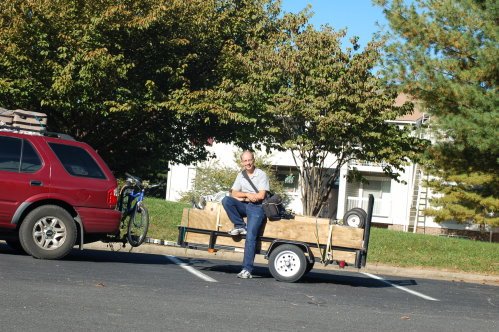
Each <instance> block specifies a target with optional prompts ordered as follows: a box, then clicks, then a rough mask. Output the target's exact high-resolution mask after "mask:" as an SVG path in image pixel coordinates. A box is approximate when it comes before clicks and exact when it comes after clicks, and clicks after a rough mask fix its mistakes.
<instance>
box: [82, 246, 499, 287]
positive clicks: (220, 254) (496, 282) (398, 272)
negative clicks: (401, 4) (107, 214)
mask: <svg viewBox="0 0 499 332" xmlns="http://www.w3.org/2000/svg"><path fill="white" fill-rule="evenodd" d="M84 249H92V250H108V251H109V250H112V244H109V243H104V242H94V243H89V244H85V246H84ZM123 251H128V252H131V253H143V254H160V255H173V256H179V257H184V258H193V257H195V258H204V259H218V260H226V261H234V262H240V261H241V260H242V256H241V252H242V251H241V250H239V251H228V250H227V251H226V250H219V251H216V252H214V253H210V252H208V251H204V250H197V249H190V248H183V247H181V246H179V245H178V244H177V242H173V241H167V240H160V239H153V238H146V240H145V241H144V244H143V245H141V246H139V247H136V248H133V247H130V249H129V250H123ZM255 263H257V264H263V265H267V264H268V261H267V260H266V259H265V258H264V257H263V256H262V255H256V257H255ZM314 270H326V271H341V270H344V271H348V272H367V273H372V274H381V275H386V276H397V277H405V278H420V279H432V280H446V281H453V282H466V283H475V284H484V285H491V286H499V275H484V274H473V273H465V272H455V271H447V270H438V269H429V268H423V267H413V268H408V267H398V266H390V265H383V264H378V263H372V264H369V263H368V264H367V266H366V267H365V268H363V269H357V268H353V267H345V268H340V267H339V266H337V265H328V266H323V265H321V264H320V263H316V264H315V266H314Z"/></svg>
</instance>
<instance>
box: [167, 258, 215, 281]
mask: <svg viewBox="0 0 499 332" xmlns="http://www.w3.org/2000/svg"><path fill="white" fill-rule="evenodd" d="M165 257H166V258H168V259H169V260H170V261H172V262H173V263H175V264H177V265H178V266H180V267H181V268H183V269H184V270H187V271H188V272H190V273H192V274H194V275H195V276H196V277H198V278H201V279H203V280H204V281H208V282H217V281H216V280H215V279H213V278H212V277H209V276H207V275H206V274H204V273H202V272H199V271H198V270H196V269H195V268H193V267H192V266H190V265H188V264H187V263H184V262H182V261H181V260H180V259H178V258H177V257H175V256H171V255H165Z"/></svg>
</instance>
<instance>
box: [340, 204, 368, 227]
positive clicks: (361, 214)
mask: <svg viewBox="0 0 499 332" xmlns="http://www.w3.org/2000/svg"><path fill="white" fill-rule="evenodd" d="M366 220H367V213H366V211H364V210H363V209H361V208H353V209H351V210H348V211H347V213H345V215H344V216H343V221H344V222H345V225H347V226H350V227H357V228H362V227H364V225H365V224H366Z"/></svg>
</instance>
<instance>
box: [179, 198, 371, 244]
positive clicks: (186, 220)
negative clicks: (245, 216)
mask: <svg viewBox="0 0 499 332" xmlns="http://www.w3.org/2000/svg"><path fill="white" fill-rule="evenodd" d="M182 225H183V226H188V227H192V228H199V229H207V230H218V231H221V232H227V231H229V230H230V229H232V228H233V227H234V225H233V224H232V222H231V221H230V220H229V217H228V216H227V213H226V212H225V210H224V209H223V208H222V207H221V206H220V204H210V207H209V208H208V209H205V210H198V209H184V212H183V215H182ZM329 227H330V225H329V219H324V218H314V217H304V216H297V217H296V218H295V219H294V220H279V221H267V222H266V223H265V224H264V225H263V227H262V229H261V233H260V234H261V235H263V236H265V237H269V238H276V239H282V240H292V241H300V242H309V243H317V242H319V243H320V244H327V241H328V234H329ZM332 228H333V231H332V245H334V246H340V247H346V248H355V249H361V248H362V244H363V236H364V230H363V229H361V228H354V227H348V226H340V225H333V226H332ZM234 243H235V242H234V240H232V239H231V238H223V237H220V238H218V240H217V244H223V245H234V246H236V245H235V244H234ZM243 246H244V242H243V243H242V245H241V247H243Z"/></svg>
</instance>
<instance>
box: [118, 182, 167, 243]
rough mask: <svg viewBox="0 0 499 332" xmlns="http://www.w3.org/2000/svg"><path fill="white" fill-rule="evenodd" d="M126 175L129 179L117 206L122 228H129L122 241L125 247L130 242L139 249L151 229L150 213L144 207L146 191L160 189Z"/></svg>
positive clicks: (156, 185)
mask: <svg viewBox="0 0 499 332" xmlns="http://www.w3.org/2000/svg"><path fill="white" fill-rule="evenodd" d="M125 175H126V176H127V179H126V182H125V185H124V186H123V187H122V188H121V190H120V194H119V197H118V205H117V208H118V211H120V212H121V226H120V227H121V229H123V228H125V227H126V228H127V231H126V236H125V235H124V236H123V238H122V241H123V245H124V244H125V243H126V242H127V241H128V243H130V245H131V246H132V247H138V246H140V245H141V244H142V243H143V242H144V241H145V239H146V235H147V230H148V228H149V211H148V210H147V207H146V206H145V205H144V196H145V191H146V190H147V189H151V188H154V187H158V186H159V184H155V185H149V183H148V182H147V181H142V180H140V179H139V178H138V177H135V176H133V175H130V174H128V173H125Z"/></svg>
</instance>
